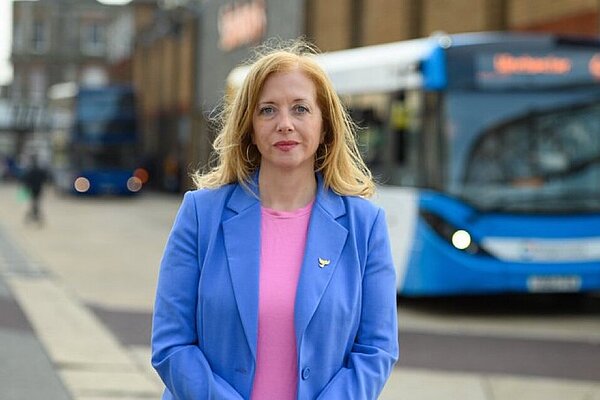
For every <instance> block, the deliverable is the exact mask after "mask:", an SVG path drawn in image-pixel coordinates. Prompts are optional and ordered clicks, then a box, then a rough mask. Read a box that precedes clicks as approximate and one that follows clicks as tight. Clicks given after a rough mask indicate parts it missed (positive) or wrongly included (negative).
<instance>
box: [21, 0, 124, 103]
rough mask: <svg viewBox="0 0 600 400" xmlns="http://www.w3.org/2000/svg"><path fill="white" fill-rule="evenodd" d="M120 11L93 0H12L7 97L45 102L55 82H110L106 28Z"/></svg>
mask: <svg viewBox="0 0 600 400" xmlns="http://www.w3.org/2000/svg"><path fill="white" fill-rule="evenodd" d="M118 12H119V8H118V7H111V6H106V5H103V4H100V3H98V2H97V1H95V0H38V1H25V0H15V1H14V3H13V46H12V54H11V61H12V64H13V68H14V78H13V83H12V93H11V97H12V98H13V99H14V100H15V101H19V100H22V101H30V102H43V101H44V100H45V97H46V91H47V89H48V87H50V86H51V85H53V84H55V83H59V82H67V81H74V82H86V83H93V84H103V83H106V82H108V78H109V73H108V59H107V55H108V46H107V33H108V32H107V31H108V29H107V28H108V24H109V22H110V21H111V20H112V19H113V18H114V17H115V16H116V15H117V13H118Z"/></svg>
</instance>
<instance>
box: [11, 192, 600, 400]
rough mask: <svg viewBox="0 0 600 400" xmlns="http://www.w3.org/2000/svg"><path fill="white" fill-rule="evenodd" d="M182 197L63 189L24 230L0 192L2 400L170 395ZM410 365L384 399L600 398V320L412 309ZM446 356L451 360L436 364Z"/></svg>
mask: <svg viewBox="0 0 600 400" xmlns="http://www.w3.org/2000/svg"><path fill="white" fill-rule="evenodd" d="M179 201H180V196H176V195H164V194H157V193H143V194H142V195H141V196H138V197H134V198H128V199H123V198H107V199H106V198H105V199H97V198H74V197H68V196H61V195H58V194H56V193H54V192H53V191H52V190H50V191H48V192H47V193H46V196H45V198H44V201H43V208H42V209H43V212H44V214H45V217H46V218H45V223H44V225H43V226H38V225H34V224H25V223H24V220H23V217H24V215H25V211H26V204H23V203H22V202H20V201H19V197H18V196H17V186H16V185H15V184H12V183H2V182H0V360H2V364H1V367H0V387H2V390H1V393H0V399H2V400H25V399H26V400H36V399H44V400H63V399H72V400H108V399H114V400H125V399H159V398H160V393H161V392H162V383H161V382H160V379H159V378H158V377H157V375H156V374H155V372H154V371H153V370H152V369H151V367H150V363H149V358H150V350H149V336H150V335H149V329H150V316H151V310H152V304H153V297H154V290H155V286H156V278H157V272H158V264H159V260H160V257H161V254H162V250H163V247H164V243H165V241H166V238H167V235H168V232H169V229H170V227H171V223H172V220H173V217H174V215H175V213H176V211H177V208H178V205H179ZM399 317H400V329H401V330H400V341H401V353H402V356H401V357H402V359H401V362H400V363H399V365H398V366H397V367H396V368H395V370H394V372H393V374H392V376H391V378H390V380H389V381H388V384H387V385H386V387H385V389H384V391H383V393H382V395H381V396H380V399H382V400H395V399H412V400H428V399H436V400H437V399H460V400H471V399H473V400H514V399H519V400H534V399H540V400H542V399H543V400H554V399H556V400H600V367H597V365H600V364H598V363H597V360H598V359H600V358H598V355H599V354H600V318H599V317H598V314H597V313H596V312H592V313H584V314H582V315H575V316H569V315H565V316H564V317H561V318H556V317H555V316H549V317H548V316H540V317H539V318H538V317H530V316H528V317H527V318H519V317H518V316H517V317H514V316H512V315H506V316H502V317H498V316H491V317H488V316H485V315H481V316H477V317H473V316H471V315H462V316H461V315H456V314H447V313H439V314H438V315H433V316H432V315H431V312H428V311H423V310H421V309H419V308H418V307H410V306H408V307H404V306H403V307H401V309H400V311H399ZM438 354H443V356H436V355H438Z"/></svg>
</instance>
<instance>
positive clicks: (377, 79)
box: [228, 33, 600, 296]
mask: <svg viewBox="0 0 600 400" xmlns="http://www.w3.org/2000/svg"><path fill="white" fill-rule="evenodd" d="M316 58H317V60H318V62H319V63H320V64H321V65H322V66H323V67H324V69H325V70H326V71H327V72H328V74H329V76H330V77H331V79H332V81H333V83H334V86H335V87H336V90H337V91H338V93H339V94H340V96H341V97H342V99H343V100H344V102H345V104H346V106H347V107H348V109H349V111H350V113H351V115H352V116H353V118H354V120H355V122H356V123H357V124H358V125H359V127H360V129H359V130H358V133H357V135H358V140H359V144H360V147H361V150H362V152H363V155H364V158H365V160H366V161H367V163H368V165H369V166H370V168H371V170H372V171H373V173H374V175H375V176H376V178H377V180H378V182H379V183H380V186H379V188H378V195H377V196H376V198H375V201H376V202H379V203H380V204H381V205H382V206H383V207H384V208H385V210H386V214H387V218H388V224H389V229H390V237H391V242H392V251H393V255H394V261H395V264H396V268H397V288H398V293H399V294H400V295H404V296H445V295H465V294H498V293H538V292H593V291H599V290H600V42H598V41H596V40H591V39H589V40H587V39H574V38H568V37H560V36H555V35H549V34H514V33H471V34H459V35H436V36H432V37H429V38H423V39H416V40H410V41H404V42H398V43H390V44H383V45H376V46H369V47H363V48H356V49H350V50H343V51H337V52H331V53H325V54H322V55H319V56H316ZM246 71H247V69H246V68H238V69H236V70H234V71H232V73H231V74H230V76H229V82H228V83H229V85H230V87H233V88H235V87H236V86H239V84H240V82H241V80H242V79H243V77H244V76H245V73H246Z"/></svg>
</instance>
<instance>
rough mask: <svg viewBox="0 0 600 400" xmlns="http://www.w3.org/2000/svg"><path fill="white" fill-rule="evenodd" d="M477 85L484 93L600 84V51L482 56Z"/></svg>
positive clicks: (476, 78) (508, 53)
mask: <svg viewBox="0 0 600 400" xmlns="http://www.w3.org/2000/svg"><path fill="white" fill-rule="evenodd" d="M475 81H476V83H477V86H479V87H480V88H482V89H504V88H511V87H523V88H528V87H532V88H536V87H538V88H539V87H555V86H565V85H578V84H590V83H600V51H598V52H595V53H591V52H580V51H564V50H563V51H557V52H552V53H534V52H523V53H510V52H497V53H488V54H479V55H477V56H476V58H475Z"/></svg>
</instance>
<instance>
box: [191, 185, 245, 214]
mask: <svg viewBox="0 0 600 400" xmlns="http://www.w3.org/2000/svg"><path fill="white" fill-rule="evenodd" d="M236 186H237V184H235V183H230V184H227V185H223V186H219V187H218V188H201V189H192V190H189V191H187V192H186V193H185V195H184V199H185V198H188V197H189V198H190V199H192V200H193V202H194V203H195V204H196V207H210V208H213V209H214V208H215V207H218V206H219V205H220V204H223V203H225V202H226V201H227V199H228V198H229V196H230V195H231V192H232V191H233V190H234V189H235V187H236ZM184 201H185V200H184Z"/></svg>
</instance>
